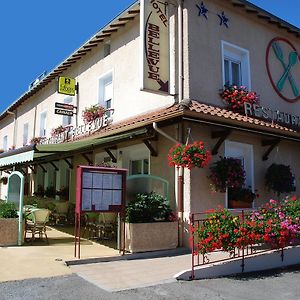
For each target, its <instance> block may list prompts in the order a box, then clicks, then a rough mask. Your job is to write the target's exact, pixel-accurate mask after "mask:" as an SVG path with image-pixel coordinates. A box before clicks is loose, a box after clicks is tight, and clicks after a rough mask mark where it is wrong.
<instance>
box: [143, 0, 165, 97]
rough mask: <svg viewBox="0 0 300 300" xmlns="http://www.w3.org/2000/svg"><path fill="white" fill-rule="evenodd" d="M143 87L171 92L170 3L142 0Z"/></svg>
mask: <svg viewBox="0 0 300 300" xmlns="http://www.w3.org/2000/svg"><path fill="white" fill-rule="evenodd" d="M140 31H141V43H142V46H141V47H142V56H143V57H142V89H145V90H151V91H156V92H165V93H168V92H169V77H170V71H169V70H170V62H169V18H168V3H167V2H166V1H158V0H141V24H140Z"/></svg>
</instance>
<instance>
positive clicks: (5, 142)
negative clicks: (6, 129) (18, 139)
mask: <svg viewBox="0 0 300 300" xmlns="http://www.w3.org/2000/svg"><path fill="white" fill-rule="evenodd" d="M3 150H4V151H7V150H8V137H7V135H5V136H4V137H3Z"/></svg>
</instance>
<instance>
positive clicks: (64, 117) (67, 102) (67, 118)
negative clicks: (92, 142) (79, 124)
mask: <svg viewBox="0 0 300 300" xmlns="http://www.w3.org/2000/svg"><path fill="white" fill-rule="evenodd" d="M66 100H71V101H70V102H69V101H66ZM64 103H65V104H73V97H72V96H69V97H65V98H64ZM65 120H70V123H66V122H65ZM70 125H73V116H62V126H64V127H65V126H70Z"/></svg>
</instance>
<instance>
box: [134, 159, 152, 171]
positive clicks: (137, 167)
mask: <svg viewBox="0 0 300 300" xmlns="http://www.w3.org/2000/svg"><path fill="white" fill-rule="evenodd" d="M139 174H149V160H148V159H147V158H145V159H139V160H131V161H130V175H139Z"/></svg>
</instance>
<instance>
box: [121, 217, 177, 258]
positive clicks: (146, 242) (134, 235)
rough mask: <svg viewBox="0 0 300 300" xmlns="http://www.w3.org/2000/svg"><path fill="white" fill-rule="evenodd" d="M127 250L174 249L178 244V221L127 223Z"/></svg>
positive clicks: (132, 251)
mask: <svg viewBox="0 0 300 300" xmlns="http://www.w3.org/2000/svg"><path fill="white" fill-rule="evenodd" d="M125 230H126V231H125V233H126V234H125V249H126V251H130V252H131V253H134V252H146V251H155V250H167V249H174V248H176V247H177V245H178V223H177V222H154V223H125Z"/></svg>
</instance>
